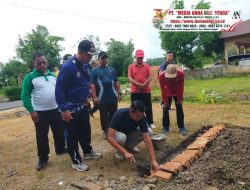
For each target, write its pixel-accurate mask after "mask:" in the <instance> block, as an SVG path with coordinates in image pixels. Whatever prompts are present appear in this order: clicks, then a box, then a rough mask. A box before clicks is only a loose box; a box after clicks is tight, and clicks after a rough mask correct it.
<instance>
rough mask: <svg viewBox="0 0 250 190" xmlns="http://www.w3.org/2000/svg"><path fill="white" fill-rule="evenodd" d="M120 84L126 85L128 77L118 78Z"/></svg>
mask: <svg viewBox="0 0 250 190" xmlns="http://www.w3.org/2000/svg"><path fill="white" fill-rule="evenodd" d="M118 80H119V82H120V84H126V83H128V77H118Z"/></svg>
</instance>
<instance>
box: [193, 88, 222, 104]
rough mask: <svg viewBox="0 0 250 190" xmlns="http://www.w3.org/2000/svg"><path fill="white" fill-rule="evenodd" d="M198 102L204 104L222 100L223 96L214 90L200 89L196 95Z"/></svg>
mask: <svg viewBox="0 0 250 190" xmlns="http://www.w3.org/2000/svg"><path fill="white" fill-rule="evenodd" d="M196 99H197V101H198V102H203V103H206V104H214V103H218V102H222V100H223V97H222V96H221V95H220V94H219V93H218V92H215V91H212V90H206V89H202V91H201V93H199V94H198V95H197V96H196Z"/></svg>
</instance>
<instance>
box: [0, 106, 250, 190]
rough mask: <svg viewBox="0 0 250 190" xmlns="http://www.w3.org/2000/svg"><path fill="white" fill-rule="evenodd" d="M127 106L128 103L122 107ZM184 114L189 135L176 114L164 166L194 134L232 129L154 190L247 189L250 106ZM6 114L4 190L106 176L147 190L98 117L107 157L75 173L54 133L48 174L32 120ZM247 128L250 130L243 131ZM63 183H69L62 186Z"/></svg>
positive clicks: (144, 161)
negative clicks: (39, 167) (39, 165)
mask: <svg viewBox="0 0 250 190" xmlns="http://www.w3.org/2000/svg"><path fill="white" fill-rule="evenodd" d="M127 106H128V104H126V103H121V104H120V105H119V107H127ZM153 110H154V120H155V124H156V126H158V127H157V128H156V129H155V130H154V133H158V132H159V131H160V130H161V117H162V113H161V110H160V107H159V105H158V104H154V105H153ZM19 111H20V110H19ZM184 113H185V124H186V127H187V129H188V131H189V135H188V136H187V137H182V136H180V135H179V134H178V129H177V126H176V118H175V117H176V116H175V112H171V113H170V118H171V126H170V133H169V135H168V139H167V142H166V148H165V149H164V150H160V151H156V156H157V160H158V161H159V162H163V161H165V160H166V159H168V158H169V157H168V155H169V156H171V155H173V154H175V153H176V152H178V151H180V150H181V149H182V148H184V145H185V143H183V142H186V143H188V142H189V141H190V139H192V138H193V137H192V134H195V132H197V131H199V130H202V129H203V127H204V126H206V127H207V126H213V125H216V124H219V123H226V124H227V129H226V131H225V132H224V133H223V134H222V136H220V137H219V138H218V140H216V141H215V142H213V143H212V145H211V147H210V148H209V149H208V150H207V151H206V153H205V154H204V155H203V156H202V157H201V158H200V159H199V160H197V161H196V162H195V163H193V165H192V166H191V167H190V168H189V169H187V170H185V171H184V172H182V173H180V174H179V175H178V176H175V178H174V179H173V181H172V182H170V183H165V182H164V181H160V180H158V182H157V184H156V187H155V188H154V189H177V190H178V189H205V188H206V187H209V186H213V187H217V188H219V189H230V188H231V189H237V188H238V189H240V190H242V189H247V186H248V185H249V173H250V169H249V165H250V164H249V160H250V159H249V155H250V154H249V151H250V150H249V144H250V142H249V139H250V133H249V129H250V116H249V104H244V105H239V104H232V105H226V104H221V105H200V104H184ZM0 115H1V118H2V119H0V129H1V132H0V154H1V155H0V190H12V189H13V190H17V189H46V190H48V189H53V190H56V189H69V186H70V184H71V183H72V181H74V180H82V179H88V178H91V176H92V177H93V176H102V177H101V179H97V180H95V181H96V182H98V181H99V183H100V184H102V182H105V181H106V182H108V184H109V187H110V188H111V189H142V188H143V187H144V185H145V184H144V182H142V181H143V180H142V178H140V177H138V167H137V166H136V165H130V164H129V163H128V162H117V161H116V160H115V159H114V156H113V155H114V153H115V150H114V149H113V148H112V147H111V146H110V145H109V144H108V142H107V141H105V140H103V138H102V131H101V128H100V121H99V114H98V113H95V118H94V119H91V124H92V144H93V147H94V149H95V150H96V151H98V152H101V153H102V154H103V158H102V159H100V160H96V161H86V164H88V165H89V167H90V170H89V171H87V172H76V171H75V170H73V169H72V168H71V162H70V158H69V156H68V155H67V154H66V155H61V156H57V155H56V154H55V152H54V147H53V138H52V135H51V133H50V135H49V139H50V150H51V151H50V159H49V164H48V166H47V167H46V168H45V170H43V171H41V172H36V171H35V165H36V162H37V153H36V143H35V142H36V139H35V130H34V125H33V123H32V121H31V119H30V116H29V115H26V116H25V115H24V116H23V115H22V114H21V115H19V114H17V115H16V114H13V116H12V117H11V116H10V113H9V112H8V117H7V118H4V116H3V112H0ZM16 116H18V117H16ZM19 116H20V117H19ZM243 126H244V127H247V128H242V127H243ZM194 136H195V135H194ZM139 148H140V149H141V153H139V154H136V155H135V158H136V161H137V164H138V165H145V167H148V163H149V157H148V153H147V150H146V148H145V146H144V144H143V143H141V144H140V145H139ZM121 176H125V177H126V178H127V181H126V182H123V183H121V182H120V181H119V179H120V177H121ZM61 181H63V184H62V185H59V182H61ZM111 184H113V185H111Z"/></svg>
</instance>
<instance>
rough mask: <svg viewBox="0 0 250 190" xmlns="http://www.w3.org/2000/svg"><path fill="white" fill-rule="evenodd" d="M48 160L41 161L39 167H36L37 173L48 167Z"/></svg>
mask: <svg viewBox="0 0 250 190" xmlns="http://www.w3.org/2000/svg"><path fill="white" fill-rule="evenodd" d="M47 163H48V160H39V161H38V163H37V165H36V171H41V170H43V169H44V168H45V166H46V165H47Z"/></svg>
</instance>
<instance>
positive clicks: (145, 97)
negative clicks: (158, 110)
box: [131, 93, 154, 125]
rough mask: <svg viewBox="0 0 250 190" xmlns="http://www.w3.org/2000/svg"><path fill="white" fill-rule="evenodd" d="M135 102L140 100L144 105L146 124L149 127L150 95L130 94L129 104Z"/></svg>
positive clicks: (150, 119) (150, 112)
mask: <svg viewBox="0 0 250 190" xmlns="http://www.w3.org/2000/svg"><path fill="white" fill-rule="evenodd" d="M135 100H141V101H142V102H143V103H144V104H145V106H146V111H145V113H146V118H147V122H148V124H149V125H151V124H153V123H154V122H153V112H152V101H151V93H131V102H134V101H135Z"/></svg>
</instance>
